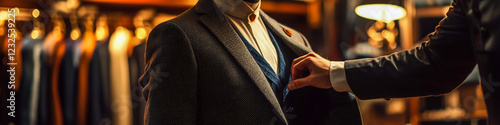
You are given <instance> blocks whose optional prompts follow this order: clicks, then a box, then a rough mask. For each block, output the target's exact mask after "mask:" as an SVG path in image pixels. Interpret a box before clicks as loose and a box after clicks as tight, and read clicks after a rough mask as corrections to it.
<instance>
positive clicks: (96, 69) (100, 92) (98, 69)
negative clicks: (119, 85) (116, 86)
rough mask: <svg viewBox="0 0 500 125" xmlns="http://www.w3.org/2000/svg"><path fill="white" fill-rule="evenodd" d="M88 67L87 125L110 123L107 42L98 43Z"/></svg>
mask: <svg viewBox="0 0 500 125" xmlns="http://www.w3.org/2000/svg"><path fill="white" fill-rule="evenodd" d="M97 43H98V44H97V45H96V48H95V50H94V53H93V56H92V60H91V62H90V65H89V68H90V69H89V72H90V74H89V90H92V91H91V92H89V101H88V106H89V111H88V114H87V119H88V122H87V124H89V125H96V124H110V123H111V103H110V100H111V96H110V88H109V86H110V82H109V77H110V74H109V67H110V66H109V58H110V57H109V51H108V47H109V41H107V40H106V41H98V42H97Z"/></svg>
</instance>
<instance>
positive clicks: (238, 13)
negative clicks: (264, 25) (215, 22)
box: [214, 0, 261, 19]
mask: <svg viewBox="0 0 500 125" xmlns="http://www.w3.org/2000/svg"><path fill="white" fill-rule="evenodd" d="M214 2H215V4H216V5H217V7H218V8H219V9H220V10H221V11H222V12H224V13H226V14H228V15H230V16H234V17H237V18H241V19H249V16H250V15H251V14H252V13H253V14H255V15H256V16H257V17H259V12H260V4H261V1H259V2H257V3H250V2H245V1H243V0H214ZM247 5H248V6H247ZM250 7H251V8H252V9H253V10H255V11H252V9H250Z"/></svg>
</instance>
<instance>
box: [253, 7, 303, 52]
mask: <svg viewBox="0 0 500 125" xmlns="http://www.w3.org/2000/svg"><path fill="white" fill-rule="evenodd" d="M260 15H261V17H262V20H263V21H264V23H265V25H266V26H267V28H268V29H271V31H272V32H273V33H274V34H276V35H277V36H278V37H279V38H281V39H282V40H283V42H284V43H285V44H286V45H287V46H288V47H290V49H292V51H293V52H294V53H295V54H297V55H298V56H302V55H305V54H307V53H309V52H312V50H311V48H308V46H309V44H308V43H307V40H306V39H305V38H303V37H302V36H301V35H299V33H298V32H294V31H293V30H290V32H291V34H292V35H291V36H289V35H287V34H286V32H285V31H284V30H285V29H289V28H287V27H284V26H283V25H281V24H280V23H278V22H277V21H276V20H274V19H273V18H271V17H269V16H268V15H267V14H266V13H264V12H263V11H260Z"/></svg>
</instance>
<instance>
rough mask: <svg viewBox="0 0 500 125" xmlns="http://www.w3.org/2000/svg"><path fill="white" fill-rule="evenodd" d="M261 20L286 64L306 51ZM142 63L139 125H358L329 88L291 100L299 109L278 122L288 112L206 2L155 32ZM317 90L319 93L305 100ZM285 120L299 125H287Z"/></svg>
mask: <svg viewBox="0 0 500 125" xmlns="http://www.w3.org/2000/svg"><path fill="white" fill-rule="evenodd" d="M261 15H262V16H261V17H262V19H263V20H264V22H265V24H266V26H267V28H268V29H270V31H271V32H272V33H274V34H276V37H277V38H279V39H281V40H282V41H283V42H284V43H285V44H286V45H287V47H289V49H290V50H291V51H293V52H291V54H292V55H294V56H293V58H296V57H298V56H299V55H304V54H307V53H308V52H311V48H310V46H309V43H308V42H307V40H306V38H305V37H304V36H302V34H300V33H298V32H297V31H294V30H291V33H292V35H291V36H288V35H287V34H286V33H285V32H284V29H285V28H286V29H290V28H288V27H285V26H283V25H281V24H279V23H278V22H276V21H275V20H273V19H272V18H270V17H269V16H267V15H266V14H265V13H263V12H261ZM145 58H146V68H145V73H144V75H143V76H142V77H141V78H140V79H139V82H141V84H142V85H143V86H144V85H145V87H144V90H143V92H144V97H145V98H146V99H147V104H146V111H145V124H301V123H303V124H305V123H307V122H306V121H308V120H310V121H311V123H316V124H361V118H360V116H359V111H358V108H357V104H356V100H355V98H353V96H351V95H349V94H347V93H336V92H334V91H333V89H329V90H318V89H317V88H306V89H303V90H301V91H302V92H301V93H295V94H296V95H300V96H301V97H300V98H298V99H297V100H295V103H297V104H295V105H299V106H297V108H299V109H297V110H300V109H303V110H300V111H297V112H296V113H298V114H292V115H285V114H287V113H286V112H293V110H295V109H287V110H289V111H285V113H284V111H283V110H282V108H281V106H280V104H279V102H278V100H277V99H276V97H275V96H274V94H273V91H272V90H271V87H270V85H269V83H268V81H267V80H266V77H265V76H264V74H263V73H262V71H261V70H260V68H259V66H258V65H257V63H256V62H255V60H254V59H253V57H252V55H251V54H250V52H249V51H248V49H247V48H246V47H245V45H244V43H243V42H242V40H241V39H240V37H239V36H238V35H237V33H236V32H235V31H234V30H233V28H232V27H231V25H230V23H229V22H228V21H227V20H226V19H225V17H224V15H223V14H222V12H220V10H219V9H217V7H216V6H215V4H214V3H213V1H212V0H200V1H199V2H198V3H197V4H196V5H195V6H194V7H193V8H191V9H189V10H187V11H186V12H184V13H183V14H181V15H180V16H179V17H177V18H175V19H172V20H170V21H167V22H164V23H162V24H160V25H158V26H156V27H155V28H154V29H153V31H152V32H151V34H150V36H149V40H148V42H147V43H146V55H145ZM318 91H324V92H321V93H314V94H312V93H313V92H318ZM291 93H293V92H291ZM305 96H307V97H305ZM298 97H299V96H298ZM319 97H321V98H319ZM301 98H302V99H307V98H309V99H314V98H317V99H316V100H325V101H324V102H321V103H322V104H323V105H327V107H329V108H322V107H317V105H311V106H309V105H308V103H309V102H307V100H301ZM308 106H309V107H308ZM301 107H302V108H301ZM305 109H315V110H314V111H320V112H316V113H317V114H322V116H321V117H315V118H308V117H307V116H309V114H315V112H309V113H307V115H306V114H305V113H304V112H306V111H309V110H305ZM290 117H299V119H300V118H302V119H301V120H300V121H291V122H290V123H288V122H289V121H287V120H285V119H287V118H290Z"/></svg>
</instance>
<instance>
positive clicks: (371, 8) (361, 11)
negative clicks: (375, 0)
mask: <svg viewBox="0 0 500 125" xmlns="http://www.w3.org/2000/svg"><path fill="white" fill-rule="evenodd" d="M355 11H356V14H358V15H359V16H361V17H363V18H367V19H371V20H377V21H382V22H390V21H393V20H398V19H401V18H403V17H405V16H406V10H405V9H404V8H403V7H400V6H397V5H392V4H365V5H360V6H358V7H356V9H355Z"/></svg>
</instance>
